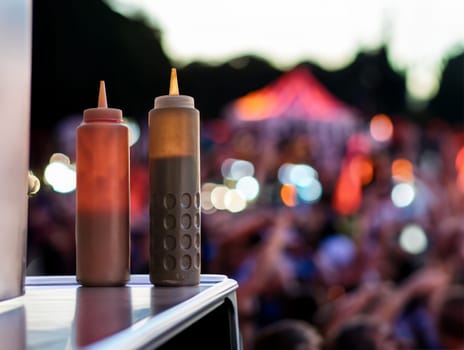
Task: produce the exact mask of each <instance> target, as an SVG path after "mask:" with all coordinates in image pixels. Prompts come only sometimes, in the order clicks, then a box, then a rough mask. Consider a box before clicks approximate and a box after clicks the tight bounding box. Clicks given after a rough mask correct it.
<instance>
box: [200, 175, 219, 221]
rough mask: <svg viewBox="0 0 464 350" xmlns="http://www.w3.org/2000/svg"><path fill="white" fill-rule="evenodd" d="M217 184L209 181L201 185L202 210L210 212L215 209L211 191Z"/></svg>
mask: <svg viewBox="0 0 464 350" xmlns="http://www.w3.org/2000/svg"><path fill="white" fill-rule="evenodd" d="M215 187H216V184H213V183H210V182H207V183H204V184H203V185H202V186H201V196H200V198H201V210H202V211H203V212H204V213H207V214H210V213H212V212H214V211H215V208H214V205H213V202H212V201H211V192H212V191H213V190H214V189H215Z"/></svg>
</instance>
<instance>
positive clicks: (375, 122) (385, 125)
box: [369, 114, 393, 142]
mask: <svg viewBox="0 0 464 350" xmlns="http://www.w3.org/2000/svg"><path fill="white" fill-rule="evenodd" d="M369 130H370V133H371V136H372V138H373V139H374V140H376V141H379V142H386V141H389V140H390V139H391V138H392V136H393V123H392V121H391V119H390V117H388V116H387V115H385V114H377V115H375V116H374V117H372V119H371V122H370V125H369Z"/></svg>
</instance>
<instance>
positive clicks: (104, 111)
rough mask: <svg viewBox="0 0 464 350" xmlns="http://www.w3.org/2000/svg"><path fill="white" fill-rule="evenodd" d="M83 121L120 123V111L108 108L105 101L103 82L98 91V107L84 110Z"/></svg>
mask: <svg viewBox="0 0 464 350" xmlns="http://www.w3.org/2000/svg"><path fill="white" fill-rule="evenodd" d="M84 121H86V122H89V121H92V122H95V121H116V122H122V111H121V110H120V109H117V108H108V103H107V101H106V89H105V82H104V81H103V80H101V81H100V91H99V93H98V107H97V108H88V109H86V110H84Z"/></svg>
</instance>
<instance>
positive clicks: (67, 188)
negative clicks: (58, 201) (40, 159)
mask: <svg viewBox="0 0 464 350" xmlns="http://www.w3.org/2000/svg"><path fill="white" fill-rule="evenodd" d="M44 178H45V181H46V182H47V183H48V184H49V185H50V186H52V188H53V190H54V191H55V192H59V193H69V192H72V191H74V190H75V189H76V171H75V170H74V169H72V168H71V167H70V166H69V165H66V164H64V163H61V162H52V163H49V164H48V165H47V167H46V168H45V173H44Z"/></svg>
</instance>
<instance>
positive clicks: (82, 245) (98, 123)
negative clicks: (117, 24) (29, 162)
mask: <svg viewBox="0 0 464 350" xmlns="http://www.w3.org/2000/svg"><path fill="white" fill-rule="evenodd" d="M76 173H77V184H76V278H77V281H78V282H79V283H80V284H82V285H84V286H120V285H124V284H126V282H127V281H128V280H129V277H130V227H129V181H130V178H129V176H130V175H129V129H128V127H127V126H126V125H125V124H123V122H122V111H121V110H120V109H115V108H108V107H107V102H106V92H105V84H104V82H103V81H101V82H100V93H99V97H98V107H97V108H90V109H86V110H85V111H84V119H83V121H82V123H81V125H80V126H79V127H78V128H77V141H76Z"/></svg>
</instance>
